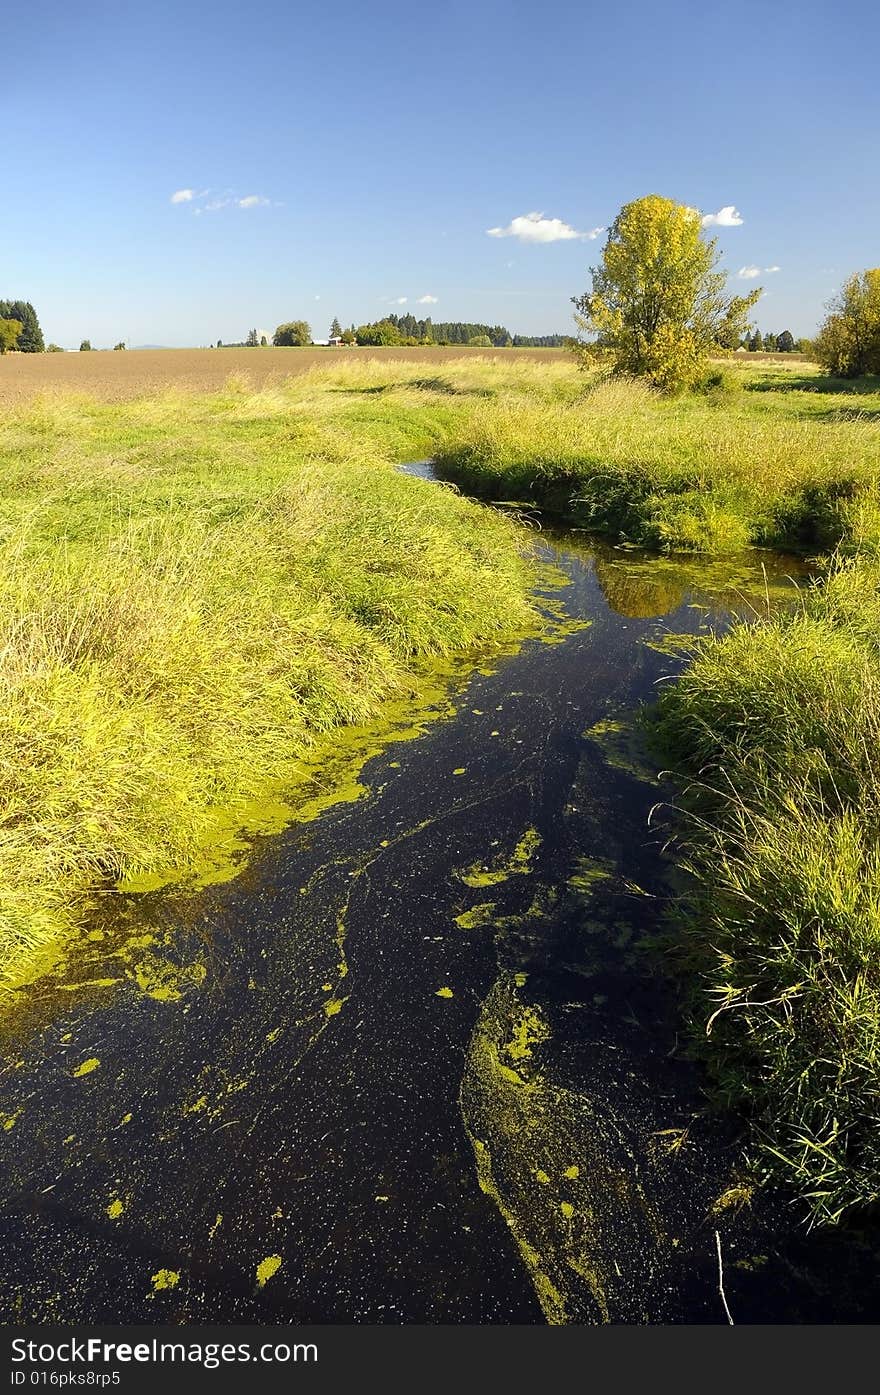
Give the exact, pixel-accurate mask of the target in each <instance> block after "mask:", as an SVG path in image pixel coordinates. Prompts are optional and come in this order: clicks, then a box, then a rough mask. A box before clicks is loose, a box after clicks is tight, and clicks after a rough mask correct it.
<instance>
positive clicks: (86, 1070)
mask: <svg viewBox="0 0 880 1395" xmlns="http://www.w3.org/2000/svg"><path fill="white" fill-rule="evenodd" d="M100 1064H101V1062H100V1060H99V1059H98V1057H97V1056H90V1057H89V1059H88V1060H87V1061H81V1062H80V1064H79V1065H78V1066H75V1067H74V1069H73V1070H72V1071H71V1072H70V1073H71V1075H72V1076H73V1077H74V1079H77V1080H78V1079H79V1078H80V1077H81V1076H83V1075H91V1073H92V1071H93V1070H97V1069H98V1067H99V1065H100Z"/></svg>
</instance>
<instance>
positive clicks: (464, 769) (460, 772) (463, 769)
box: [452, 765, 467, 775]
mask: <svg viewBox="0 0 880 1395" xmlns="http://www.w3.org/2000/svg"><path fill="white" fill-rule="evenodd" d="M452 773H453V775H466V774H467V766H466V765H460V766H459V767H458V768H457V769H456V770H453V772H452Z"/></svg>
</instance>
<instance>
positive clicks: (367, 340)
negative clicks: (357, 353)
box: [355, 319, 402, 345]
mask: <svg viewBox="0 0 880 1395" xmlns="http://www.w3.org/2000/svg"><path fill="white" fill-rule="evenodd" d="M355 334H356V336H357V341H358V343H359V344H369V345H378V344H399V343H400V341H401V338H402V336H401V334H400V331H399V330H398V328H397V325H396V324H393V323H392V322H391V320H390V319H388V320H379V321H378V322H377V323H376V324H372V325H359V326H358V328H357V329H356V330H355Z"/></svg>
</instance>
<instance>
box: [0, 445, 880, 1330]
mask: <svg viewBox="0 0 880 1395" xmlns="http://www.w3.org/2000/svg"><path fill="white" fill-rule="evenodd" d="M413 472H414V473H419V474H422V475H423V476H425V477H426V478H430V470H429V469H428V468H426V467H414V468H413ZM430 487H433V486H431V485H429V484H427V483H426V484H425V488H430ZM541 552H542V555H543V560H544V561H546V562H547V563H552V564H553V565H554V566H555V567H557V568H559V569H560V570H561V572H562V573H563V574H564V579H565V585H564V586H562V587H555V586H554V587H550V589H548V591H547V592H546V596H547V601H548V604H550V605H556V606H561V607H562V608H563V609H564V613H565V617H566V619H567V620H568V621H570V622H572V623H570V624H567V625H562V626H561V627H559V629H558V631H557V633H555V634H551V636H550V637H549V638H550V639H551V640H552V642H546V638H545V639H542V640H538V639H530V640H527V641H525V642H524V643H523V645H522V646H521V648H520V649H519V650H518V651H517V652H516V653H514V654H512V655H509V656H507V657H503V658H501V659H498V658H497V657H495V658H493V659H491V661H483V662H481V660H480V659H479V658H476V659H473V660H472V662H471V663H470V664H469V665H468V666H466V667H464V668H462V670H461V673H460V675H459V677H458V679H457V680H456V681H455V682H454V684H453V687H452V690H451V692H450V694H449V697H450V700H451V703H452V704H453V710H452V711H451V712H450V711H449V710H447V708H446V706H445V705H444V703H443V702H440V703H439V705H438V708H437V712H436V714H434V715H436V720H427V721H426V723H425V726H424V730H423V731H422V734H421V735H420V736H419V737H418V739H416V740H407V741H402V740H395V739H394V737H393V735H392V736H391V737H390V738H389V739H388V740H387V741H385V743H384V744H383V747H382V749H381V750H380V751H379V753H378V754H376V755H374V756H373V757H372V758H371V759H369V760H368V761H367V763H366V765H365V766H364V768H363V771H362V772H361V774H360V777H359V778H360V780H361V781H362V783H363V784H364V785H365V786H366V788H367V793H366V795H365V797H364V798H362V799H359V800H357V801H354V802H339V803H336V804H331V805H330V806H329V807H328V808H327V809H326V810H324V812H323V813H322V814H321V815H320V816H319V817H318V818H315V819H313V820H311V821H309V822H307V823H299V824H297V823H293V824H291V825H290V826H289V827H288V828H287V829H286V830H285V831H283V832H282V833H280V834H277V835H276V836H273V837H266V838H263V839H257V840H256V841H255V843H254V845H253V847H252V848H251V851H250V856H249V857H248V859H247V862H246V864H245V865H243V867H242V870H241V871H240V873H239V875H238V876H237V877H236V878H235V879H234V880H231V881H228V882H226V883H223V884H219V885H216V886H210V887H206V888H204V889H203V890H201V891H199V892H198V893H186V892H185V891H183V890H180V889H177V890H175V889H174V888H170V889H164V890H160V891H156V892H151V893H146V894H139V895H135V894H131V893H119V894H117V895H114V896H112V897H108V898H105V899H106V904H105V905H104V906H103V908H102V909H101V912H100V914H98V913H96V919H95V928H94V929H93V930H92V931H91V933H90V934H88V933H87V934H86V936H84V937H83V939H82V940H81V941H79V942H78V943H77V944H76V945H75V946H73V947H72V948H71V949H70V951H69V952H68V953H67V955H66V957H65V959H64V961H63V963H61V964H60V965H58V966H56V968H55V969H54V970H52V971H51V972H50V973H48V974H47V975H46V976H44V977H43V978H41V979H39V980H38V981H37V982H35V983H34V984H33V985H31V986H30V987H29V988H27V989H25V990H22V991H21V992H20V993H19V995H18V999H19V1001H18V1002H17V1004H15V1005H14V1006H13V1008H12V1010H11V1012H10V1013H9V1014H8V1018H7V1020H6V1023H5V1025H4V1036H5V1041H4V1058H5V1065H4V1073H3V1089H2V1095H3V1098H2V1104H0V1109H2V1114H3V1122H4V1125H5V1127H4V1130H3V1131H2V1134H0V1136H2V1138H3V1149H4V1157H5V1166H4V1183H3V1199H2V1221H0V1226H2V1231H0V1233H2V1249H0V1293H2V1299H0V1306H2V1310H3V1312H4V1314H5V1316H6V1320H7V1321H16V1322H33V1323H50V1322H63V1323H73V1322H89V1323H179V1324H187V1323H189V1324H200V1323H202V1324H204V1323H209V1322H240V1323H249V1322H258V1323H259V1322H263V1323H312V1322H318V1323H320V1322H340V1323H404V1322H406V1323H409V1322H415V1323H418V1322H430V1323H444V1322H446V1323H540V1322H552V1323H564V1322H569V1323H595V1322H603V1321H611V1322H629V1323H646V1322H647V1323H657V1322H698V1323H703V1322H709V1323H718V1322H724V1321H725V1320H726V1319H725V1316H724V1313H723V1310H722V1306H721V1300H720V1297H719V1294H718V1260H717V1249H716V1232H717V1233H718V1237H719V1240H720V1243H721V1245H722V1252H723V1257H724V1283H725V1292H726V1297H727V1301H728V1303H729V1305H730V1308H731V1310H732V1312H733V1314H734V1317H735V1319H736V1321H737V1322H811V1321H812V1322H816V1321H823V1322H829V1321H864V1320H867V1319H868V1318H869V1317H870V1315H871V1314H872V1313H873V1314H876V1309H877V1296H878V1293H877V1291H878V1280H877V1277H876V1266H875V1265H874V1262H873V1257H872V1255H871V1254H870V1252H869V1250H868V1248H867V1247H862V1246H861V1245H860V1244H859V1243H858V1241H857V1240H856V1239H855V1238H854V1237H853V1236H851V1235H847V1236H844V1235H842V1234H840V1233H838V1234H836V1235H829V1234H815V1233H814V1234H808V1233H807V1232H805V1231H804V1230H803V1228H802V1227H801V1226H800V1224H799V1222H798V1218H797V1216H796V1215H795V1214H794V1213H793V1212H792V1210H791V1208H789V1207H787V1206H786V1205H785V1202H784V1199H780V1198H778V1197H774V1196H772V1195H769V1194H768V1195H766V1196H764V1195H762V1194H760V1193H759V1194H758V1196H757V1197H755V1198H753V1199H749V1198H748V1196H747V1192H746V1189H745V1188H744V1187H743V1186H742V1178H741V1176H740V1174H739V1172H738V1163H739V1159H740V1155H741V1140H740V1139H738V1137H737V1124H736V1121H735V1120H729V1119H724V1118H723V1117H719V1116H717V1115H713V1114H711V1113H709V1112H708V1111H707V1109H706V1105H705V1098H704V1094H703V1089H702V1081H701V1077H700V1074H699V1071H698V1070H697V1069H696V1067H695V1066H693V1065H692V1064H691V1063H690V1062H689V1061H688V1059H687V1056H686V1052H685V1050H684V1047H683V1046H682V1043H681V1042H680V1040H679V1030H680V1018H679V1016H678V1013H677V1007H676V1001H675V996H674V993H673V991H672V990H671V988H670V987H669V986H668V985H667V984H666V983H665V982H664V981H663V979H662V977H661V976H659V975H658V972H657V967H656V964H655V963H653V962H652V961H651V960H650V959H648V958H647V957H646V956H645V955H644V954H643V953H642V951H641V949H640V946H641V944H642V942H643V941H644V939H645V937H646V936H648V935H650V934H651V932H652V931H654V930H655V929H656V928H657V926H658V924H659V921H660V917H661V916H662V914H663V909H664V906H665V905H666V904H667V901H668V898H669V896H670V895H673V894H674V890H673V883H671V881H670V870H671V869H670V865H669V862H668V860H667V858H666V857H665V855H664V852H663V842H664V837H665V833H664V829H663V827H662V824H661V825H660V826H659V827H653V826H652V825H651V824H649V814H650V811H651V810H652V808H653V807H654V806H655V805H657V804H658V802H661V803H662V801H663V800H664V798H666V797H668V791H666V790H664V788H663V787H662V786H661V785H660V784H659V783H658V778H657V773H656V771H655V770H653V769H652V768H651V766H650V765H649V764H647V763H646V761H645V758H644V757H643V756H642V755H641V754H640V752H639V749H638V743H637V742H636V741H635V739H634V735H633V716H634V713H635V712H636V710H637V708H638V706H639V705H640V704H641V703H643V702H645V701H649V700H650V699H651V697H652V695H653V693H654V692H655V689H656V684H657V683H658V682H659V681H661V680H663V679H665V678H667V677H669V676H671V675H674V673H675V672H676V671H677V670H678V668H679V667H680V665H681V662H682V659H681V657H680V656H679V655H678V654H677V653H676V650H675V637H677V636H682V635H689V634H694V633H699V632H701V631H703V630H705V629H706V628H708V627H713V626H719V625H724V624H725V623H726V622H727V619H728V617H729V616H730V614H731V613H733V612H734V611H736V610H738V609H740V608H742V607H748V606H749V605H754V606H756V607H758V608H760V607H762V606H765V605H767V604H772V603H774V601H776V602H778V603H780V604H784V603H785V600H786V598H787V597H789V596H790V595H791V594H792V586H793V582H792V581H791V579H790V578H791V574H792V571H793V566H794V564H792V563H790V562H787V561H785V560H784V559H779V558H772V557H767V556H765V557H764V558H763V564H764V565H763V568H762V566H761V563H760V561H759V560H758V557H757V555H751V556H749V557H738V558H736V559H733V560H730V559H724V560H722V561H717V560H714V561H702V562H700V561H687V562H681V561H677V560H674V559H669V558H657V557H653V558H652V557H645V556H643V555H641V554H638V553H635V552H630V551H627V550H625V549H611V548H608V547H606V546H600V545H598V544H595V543H592V542H590V541H589V540H585V539H583V538H577V537H567V538H563V537H562V536H561V535H560V536H557V537H555V538H550V537H548V538H546V539H545V540H544V541H543V542H542V544H541ZM431 715H432V714H431V713H428V714H426V716H427V717H430V716H431Z"/></svg>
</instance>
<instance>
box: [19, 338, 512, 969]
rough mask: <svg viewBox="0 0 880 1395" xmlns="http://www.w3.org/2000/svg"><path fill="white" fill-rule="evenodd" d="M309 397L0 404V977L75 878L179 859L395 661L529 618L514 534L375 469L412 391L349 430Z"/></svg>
mask: <svg viewBox="0 0 880 1395" xmlns="http://www.w3.org/2000/svg"><path fill="white" fill-rule="evenodd" d="M417 370H418V365H414V367H413V371H414V372H415V371H417ZM382 371H383V370H382V369H381V368H380V369H379V372H380V374H381V372H382ZM331 386H332V382H331V381H330V380H329V379H328V375H326V374H325V375H323V376H322V375H319V374H318V375H303V376H302V377H299V378H297V379H294V380H292V382H291V383H290V384H289V385H286V386H285V385H281V386H277V387H274V388H271V389H266V390H263V391H260V392H253V391H251V390H250V389H249V386H248V384H247V383H246V382H237V383H231V384H229V385H228V386H227V388H226V389H225V390H224V391H223V392H222V393H219V394H215V395H212V396H210V397H186V396H182V395H180V394H176V393H170V394H166V395H165V396H163V397H159V398H157V397H151V398H144V399H142V400H140V401H137V402H129V403H126V404H122V405H99V404H97V403H95V402H90V401H89V400H87V399H70V398H46V399H44V400H42V401H37V402H35V403H34V404H32V405H31V406H30V407H27V408H21V409H19V410H17V411H14V412H12V413H10V414H9V415H7V417H6V418H5V420H4V422H3V424H2V429H0V460H2V480H3V484H2V488H0V753H2V754H0V973H2V974H3V975H4V976H5V977H6V978H7V980H8V979H9V977H10V975H15V974H17V973H20V972H22V971H23V968H24V966H25V965H26V963H27V962H29V960H31V959H32V957H33V955H34V954H35V952H36V951H38V950H39V949H40V947H41V946H44V945H46V944H47V943H49V942H51V941H52V940H53V939H55V938H56V937H57V936H58V935H59V934H60V933H61V932H62V931H64V929H65V928H67V927H70V926H72V925H74V924H75V923H76V922H77V919H78V918H79V917H80V915H81V913H82V910H83V906H84V904H85V902H86V900H87V897H88V894H89V890H90V888H94V887H95V886H100V885H101V884H102V883H103V884H104V885H106V884H107V880H108V879H114V878H118V877H123V876H126V875H129V874H132V873H139V872H150V871H156V870H160V869H162V868H164V867H168V866H178V867H185V866H186V865H188V863H189V862H190V861H191V860H192V859H194V858H195V857H196V856H197V852H198V849H199V847H200V844H201V842H202V840H203V838H204V835H205V831H206V829H207V828H208V826H209V823H210V820H211V817H212V811H214V812H216V810H217V808H218V807H219V806H224V805H230V804H235V803H238V802H241V801H244V800H246V799H248V798H252V797H255V796H258V795H259V794H260V792H261V791H262V790H264V789H265V788H266V787H267V785H268V783H269V782H271V781H273V780H276V779H283V778H285V776H286V775H287V774H289V773H291V772H292V771H293V770H294V769H295V765H296V758H297V756H298V755H301V754H302V753H303V752H304V751H305V750H306V749H307V748H308V746H309V745H310V744H311V743H313V742H314V740H315V739H316V737H317V735H318V734H319V733H322V732H327V731H330V730H332V729H333V728H335V727H338V726H339V725H341V724H345V723H357V722H362V721H364V720H366V719H368V718H370V717H371V716H373V715H375V713H376V712H377V708H378V705H379V703H380V702H381V700H382V699H383V698H384V697H387V696H389V695H393V694H395V693H399V692H402V691H410V690H411V687H412V683H413V666H414V665H418V663H419V662H420V661H422V660H424V659H427V658H429V657H430V656H432V655H441V654H446V653H448V652H450V651H453V650H462V649H467V648H469V647H471V646H478V645H480V644H483V643H485V642H487V641H493V640H495V639H498V638H501V637H503V636H508V637H509V636H511V635H512V634H513V633H516V632H522V631H523V630H524V629H525V628H526V627H528V625H529V624H530V623H531V619H532V614H533V612H532V610H531V606H530V603H529V601H528V590H529V585H530V578H531V569H530V566H529V564H528V562H527V560H526V559H525V557H524V555H523V546H522V534H521V533H519V532H517V530H516V529H515V527H514V525H512V524H510V523H508V522H507V521H505V520H504V519H502V518H500V517H497V516H496V515H494V514H492V513H490V512H488V511H487V510H484V509H481V508H480V507H479V506H477V505H474V504H471V503H469V502H467V501H466V500H464V499H462V498H460V497H459V496H457V495H456V494H455V493H454V492H453V491H451V490H447V489H433V488H429V487H427V486H426V485H424V484H423V483H421V482H419V481H417V480H414V479H411V478H408V477H405V476H403V475H401V474H399V473H398V472H397V471H396V470H395V469H394V468H393V467H392V463H391V462H392V461H393V460H394V459H395V458H399V457H400V456H405V455H407V454H410V453H415V454H418V453H424V449H425V447H426V446H427V445H429V444H430V440H431V432H432V431H433V430H434V429H435V425H436V424H435V423H432V420H431V408H430V403H429V402H426V401H425V400H424V394H423V393H421V392H420V390H418V389H412V390H410V389H409V388H407V387H406V385H404V387H403V388H402V389H401V390H400V391H399V393H398V397H399V402H398V405H397V407H396V409H391V408H386V407H382V408H381V410H380V409H377V410H376V413H375V416H374V417H373V419H372V420H371V421H370V422H369V423H368V426H367V427H364V426H363V424H362V423H361V421H360V420H359V418H358V416H357V414H356V413H355V412H354V411H353V410H352V407H351V398H350V397H347V396H344V395H340V394H337V393H333V392H332V391H331V390H330V389H331ZM355 386H357V384H355ZM376 400H377V401H378V402H380V403H381V402H382V401H383V398H382V397H379V398H377V399H376ZM438 420H439V418H438ZM416 447H418V449H416Z"/></svg>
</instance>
